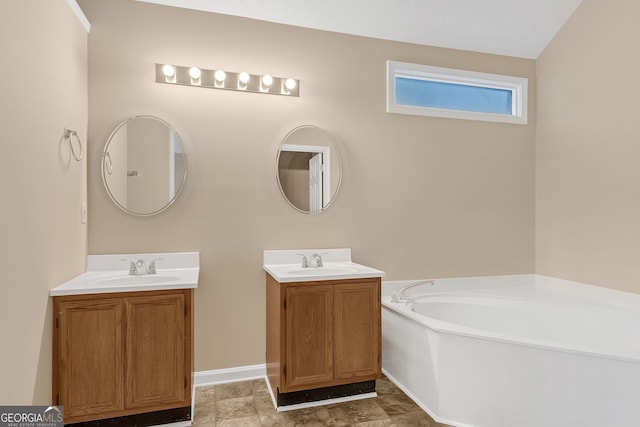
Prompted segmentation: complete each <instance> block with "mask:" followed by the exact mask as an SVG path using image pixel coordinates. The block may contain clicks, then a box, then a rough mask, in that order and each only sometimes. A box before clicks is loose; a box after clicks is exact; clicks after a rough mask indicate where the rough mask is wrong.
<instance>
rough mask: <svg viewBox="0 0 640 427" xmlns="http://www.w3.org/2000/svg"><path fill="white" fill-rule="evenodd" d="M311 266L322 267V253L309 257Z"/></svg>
mask: <svg viewBox="0 0 640 427" xmlns="http://www.w3.org/2000/svg"><path fill="white" fill-rule="evenodd" d="M309 267H314V268H317V267H322V255H320V254H313V255H311V258H309Z"/></svg>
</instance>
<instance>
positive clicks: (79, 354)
mask: <svg viewBox="0 0 640 427" xmlns="http://www.w3.org/2000/svg"><path fill="white" fill-rule="evenodd" d="M56 310H57V313H58V317H57V322H56V324H57V328H58V331H56V335H57V337H58V338H59V339H58V343H59V344H58V345H57V346H54V347H56V348H57V350H58V354H57V355H56V356H57V357H58V363H57V364H56V365H57V366H56V367H55V368H54V375H57V378H56V379H55V380H57V381H58V384H59V388H58V394H59V400H60V405H64V415H65V421H66V422H70V421H71V420H74V419H82V418H91V415H102V414H106V413H110V412H116V411H121V410H122V409H123V408H124V387H123V380H122V379H123V369H124V368H123V366H124V345H123V337H122V326H123V325H122V318H123V317H122V316H123V303H122V299H119V298H114V299H101V300H95V301H87V300H75V301H62V302H59V303H58V304H56ZM54 357H55V356H54ZM56 372H57V374H56ZM55 380H54V381H55Z"/></svg>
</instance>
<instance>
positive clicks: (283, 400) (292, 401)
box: [276, 380, 376, 407]
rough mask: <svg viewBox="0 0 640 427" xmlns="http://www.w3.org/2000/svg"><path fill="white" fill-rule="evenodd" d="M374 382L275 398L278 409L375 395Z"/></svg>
mask: <svg viewBox="0 0 640 427" xmlns="http://www.w3.org/2000/svg"><path fill="white" fill-rule="evenodd" d="M375 391H376V382H375V380H372V381H363V382H359V383H353V384H343V385H336V386H332V387H323V388H315V389H311V390H301V391H293V392H290V393H280V392H278V395H277V397H276V400H277V403H278V407H282V406H289V405H296V404H298V403H309V402H318V401H321V400H329V399H337V398H341V397H349V396H357V395H360V394H367V393H375Z"/></svg>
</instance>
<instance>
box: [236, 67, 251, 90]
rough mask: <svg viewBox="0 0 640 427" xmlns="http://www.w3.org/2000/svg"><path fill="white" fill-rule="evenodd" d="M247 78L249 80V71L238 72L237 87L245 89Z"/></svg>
mask: <svg viewBox="0 0 640 427" xmlns="http://www.w3.org/2000/svg"><path fill="white" fill-rule="evenodd" d="M249 80H251V76H249V73H247V72H246V71H243V72H241V73H240V74H238V89H240V90H247V84H248V83H249Z"/></svg>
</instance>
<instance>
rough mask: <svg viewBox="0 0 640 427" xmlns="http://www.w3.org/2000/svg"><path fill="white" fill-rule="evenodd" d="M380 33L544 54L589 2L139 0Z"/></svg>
mask: <svg viewBox="0 0 640 427" xmlns="http://www.w3.org/2000/svg"><path fill="white" fill-rule="evenodd" d="M138 1H144V2H148V3H157V4H163V5H169V6H176V7H183V8H188V9H196V10H203V11H207V12H216V13H221V14H225V15H235V16H243V17H246V18H253V19H259V20H262V21H270V22H277V23H281V24H289V25H295V26H299V27H307V28H315V29H320V30H328V31H335V32H339V33H347V34H354V35H360V36H366V37H374V38H379V39H387V40H395V41H402V42H409V43H417V44H424V45H430V46H440V47H447V48H453V49H462V50H470V51H476V52H486V53H494V54H498V55H508V56H516V57H522V58H537V57H538V55H540V53H541V52H542V51H543V50H544V48H545V47H546V46H547V44H548V43H549V42H550V41H551V39H552V38H553V37H554V35H555V34H556V33H557V32H558V30H559V29H560V28H561V27H562V25H564V23H565V22H566V21H567V19H569V17H570V16H571V14H572V13H573V11H574V10H575V9H576V7H578V5H579V4H580V3H581V2H582V0H138Z"/></svg>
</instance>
